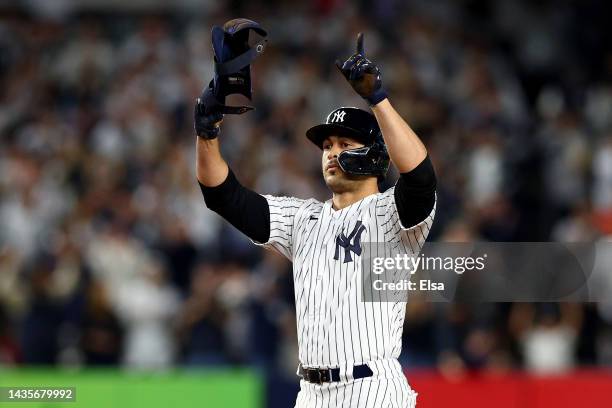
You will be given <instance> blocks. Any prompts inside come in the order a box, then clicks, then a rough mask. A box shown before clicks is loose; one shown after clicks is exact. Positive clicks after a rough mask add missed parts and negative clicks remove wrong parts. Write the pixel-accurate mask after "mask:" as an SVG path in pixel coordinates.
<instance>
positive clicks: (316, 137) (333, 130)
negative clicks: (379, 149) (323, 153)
mask: <svg viewBox="0 0 612 408" xmlns="http://www.w3.org/2000/svg"><path fill="white" fill-rule="evenodd" d="M329 136H344V137H350V138H351V139H355V140H356V141H358V142H359V143H364V144H365V143H367V140H366V139H367V138H366V137H365V136H364V134H363V132H361V131H359V130H357V129H353V128H351V127H348V126H343V125H340V124H337V123H329V124H325V123H324V124H321V125H316V126H313V127H311V128H310V129H308V130H307V131H306V137H307V138H308V140H310V141H311V142H312V143H314V144H315V145H317V146H318V147H319V149H323V141H324V140H325V139H326V138H328V137H329Z"/></svg>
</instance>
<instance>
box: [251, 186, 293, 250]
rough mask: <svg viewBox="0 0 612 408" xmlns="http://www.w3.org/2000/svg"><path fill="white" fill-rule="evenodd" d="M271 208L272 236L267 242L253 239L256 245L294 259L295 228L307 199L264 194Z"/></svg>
mask: <svg viewBox="0 0 612 408" xmlns="http://www.w3.org/2000/svg"><path fill="white" fill-rule="evenodd" d="M263 197H264V198H265V199H266V200H267V201H268V206H269V208H270V237H269V239H268V241H266V242H257V241H254V240H252V241H253V243H255V244H256V245H259V246H262V247H264V248H266V249H271V250H274V251H276V252H278V253H280V254H281V255H283V256H285V257H287V258H288V259H289V260H291V259H293V242H294V236H293V233H294V230H295V229H296V224H297V217H296V215H297V213H298V210H299V209H300V208H301V207H302V205H303V204H304V203H305V200H302V199H299V198H294V197H275V196H271V195H264V196H263Z"/></svg>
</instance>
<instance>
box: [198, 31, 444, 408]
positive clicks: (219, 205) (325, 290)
mask: <svg viewBox="0 0 612 408" xmlns="http://www.w3.org/2000/svg"><path fill="white" fill-rule="evenodd" d="M336 65H337V66H338V69H339V70H340V72H341V73H342V75H343V76H344V77H345V78H346V80H347V81H348V82H349V84H350V85H351V86H352V87H353V89H354V90H355V91H356V92H357V93H358V94H359V95H360V96H362V97H363V98H364V99H365V100H366V101H367V103H368V104H369V106H370V108H371V111H372V113H373V114H372V113H369V112H367V111H364V110H361V109H357V108H344V107H342V108H338V109H335V110H334V111H332V112H331V113H330V114H329V115H328V116H327V119H326V121H325V123H324V124H320V125H317V126H314V127H312V128H311V129H309V130H308V131H307V133H306V136H307V137H308V139H309V140H310V141H312V143H314V145H315V146H316V147H317V148H319V149H320V150H321V168H322V172H323V178H324V179H325V183H326V184H327V186H328V187H329V189H330V191H331V193H332V194H331V195H332V197H331V198H330V199H329V200H327V201H325V202H320V201H317V200H315V199H307V200H304V199H300V198H293V197H274V196H270V195H260V194H257V193H255V192H253V191H251V190H249V189H247V188H246V187H244V186H242V185H241V184H240V182H239V181H238V179H237V178H236V176H235V175H234V173H233V172H232V171H231V169H230V168H229V167H228V164H227V163H226V162H225V160H224V159H223V157H222V156H221V153H220V150H219V139H218V137H217V136H218V135H219V126H220V124H221V120H222V118H223V114H222V113H220V112H218V111H215V109H211V107H210V106H207V105H206V100H207V98H206V95H205V94H206V93H208V94H210V92H212V91H211V89H207V90H205V92H204V94H203V96H202V97H201V98H199V99H198V101H197V103H196V109H195V129H196V133H197V135H198V136H199V137H198V138H197V177H198V181H199V183H200V187H201V189H202V193H203V195H204V200H205V202H206V205H207V206H208V207H209V208H210V209H212V210H213V211H216V212H217V213H218V214H220V215H221V216H222V217H224V218H225V219H226V220H227V221H229V222H230V223H231V224H233V225H234V226H235V227H236V228H238V229H239V230H240V231H242V232H243V233H244V234H246V235H247V236H248V237H249V238H250V239H251V240H252V241H253V242H254V243H255V244H257V245H261V246H263V247H265V248H268V249H271V250H274V251H277V252H279V253H280V254H282V255H284V256H286V257H287V258H288V259H290V260H291V261H292V262H293V279H294V285H295V303H296V317H297V319H296V320H297V334H298V343H299V366H298V369H297V374H298V375H299V376H300V377H301V381H300V385H301V389H300V392H299V393H298V395H297V400H296V404H295V406H296V407H414V406H415V405H416V393H415V392H414V391H413V390H412V389H411V388H410V386H409V385H408V382H407V380H406V377H405V376H404V374H403V372H402V368H401V366H400V364H399V362H398V360H397V358H398V356H399V354H400V351H401V338H402V328H403V322H404V314H405V302H364V301H363V300H362V299H361V297H360V294H359V290H358V287H359V284H360V283H359V280H360V272H361V263H360V258H361V256H362V245H363V243H364V242H379V243H383V242H384V243H388V244H390V245H395V246H397V245H403V246H404V247H405V248H406V250H407V251H409V252H411V253H413V254H414V255H415V256H416V255H418V253H419V251H420V249H421V247H422V245H423V243H424V242H425V239H426V238H427V235H428V232H429V229H430V227H431V225H432V222H433V218H434V213H435V202H436V196H435V188H436V178H435V174H434V170H433V167H432V164H431V162H430V160H429V158H428V155H427V151H426V149H425V146H424V145H423V143H421V141H420V140H419V138H418V137H417V136H416V135H415V133H414V132H413V131H412V130H411V129H410V127H409V126H408V125H407V124H406V122H405V121H404V120H403V119H402V118H401V117H400V115H399V114H398V113H397V112H396V111H395V109H394V108H393V106H392V105H391V103H390V102H389V99H388V98H387V94H386V92H385V90H384V88H383V86H382V80H381V73H380V70H379V68H378V67H377V66H376V64H374V63H373V62H372V61H370V60H368V59H367V58H366V56H365V53H364V48H363V35H362V34H360V35H359V36H358V39H357V51H356V53H355V54H354V55H352V56H351V57H350V58H348V59H347V60H346V61H344V62H343V63H340V62H336ZM211 84H212V83H211ZM208 96H210V95H208ZM208 99H210V98H208ZM389 159H390V160H389ZM389 161H392V162H393V164H394V165H395V166H396V167H397V169H398V170H399V173H400V177H399V179H398V181H397V183H396V184H395V186H394V187H392V188H390V189H388V190H387V191H385V192H379V191H378V183H377V178H379V177H382V176H384V175H385V174H386V172H387V170H388V167H389Z"/></svg>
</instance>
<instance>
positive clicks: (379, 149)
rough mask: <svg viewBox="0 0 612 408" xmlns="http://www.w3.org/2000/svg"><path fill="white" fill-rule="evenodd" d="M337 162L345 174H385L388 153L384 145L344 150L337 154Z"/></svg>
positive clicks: (387, 166)
mask: <svg viewBox="0 0 612 408" xmlns="http://www.w3.org/2000/svg"><path fill="white" fill-rule="evenodd" d="M338 164H340V168H341V169H342V171H344V172H345V173H347V174H352V175H356V176H385V175H386V174H387V170H389V154H388V153H387V149H386V148H385V147H384V145H381V144H380V143H378V142H376V143H374V144H373V145H371V146H364V147H359V148H357V149H350V150H345V151H343V152H342V153H340V154H339V155H338Z"/></svg>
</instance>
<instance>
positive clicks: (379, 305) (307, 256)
mask: <svg viewBox="0 0 612 408" xmlns="http://www.w3.org/2000/svg"><path fill="white" fill-rule="evenodd" d="M264 197H265V198H266V200H267V201H268V205H269V208H270V238H269V240H268V242H266V243H264V244H262V245H264V246H265V247H267V248H270V249H273V250H276V251H278V252H279V253H281V254H282V255H284V256H286V257H287V258H288V259H289V260H291V261H293V279H294V287H295V303H296V315H297V333H298V344H299V361H300V363H301V364H302V365H303V366H304V367H318V368H336V367H338V368H340V379H341V381H339V382H332V383H323V384H313V383H309V382H306V381H304V380H302V381H301V391H300V392H299V394H298V397H297V401H296V407H414V406H415V404H416V393H414V392H413V391H412V390H411V389H410V387H409V385H408V383H407V381H406V378H405V376H404V375H403V372H402V369H401V367H400V364H399V362H398V361H397V357H398V356H399V354H400V351H401V336H402V328H403V323H404V314H405V306H406V305H405V302H363V301H362V300H361V295H360V292H361V286H360V285H361V281H360V277H361V262H360V256H361V249H359V248H357V247H356V246H353V245H355V244H357V245H359V243H360V242H372V243H386V244H388V245H389V246H391V247H394V246H395V247H400V248H402V249H403V251H404V252H406V253H409V254H410V253H412V254H414V255H415V256H416V255H418V253H419V251H420V250H421V247H422V246H423V243H424V242H425V239H426V238H427V235H428V233H429V229H430V227H431V224H432V222H433V218H434V214H435V205H434V207H433V209H432V211H431V213H430V214H429V216H428V217H427V218H426V219H425V220H423V221H422V222H420V223H419V224H417V225H415V226H410V227H409V228H404V227H403V226H402V225H401V223H400V219H399V215H398V211H397V207H396V204H395V197H394V188H391V189H389V190H387V191H385V192H384V193H378V194H373V195H370V196H367V197H365V198H364V199H362V200H360V201H358V202H356V203H354V204H352V205H350V206H348V207H346V208H343V209H341V210H337V211H336V210H334V209H333V208H332V203H331V200H328V201H326V202H324V203H322V202H319V201H316V200H314V199H310V200H301V199H297V198H289V197H273V196H269V195H265V196H264ZM357 249H359V250H357ZM377 255H378V254H376V255H375V256H377ZM380 255H381V256H384V254H380ZM361 364H367V365H368V366H369V367H370V368H371V369H372V372H373V376H372V377H367V378H361V379H358V380H354V379H352V377H351V374H352V372H351V371H352V367H353V366H355V365H361Z"/></svg>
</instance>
